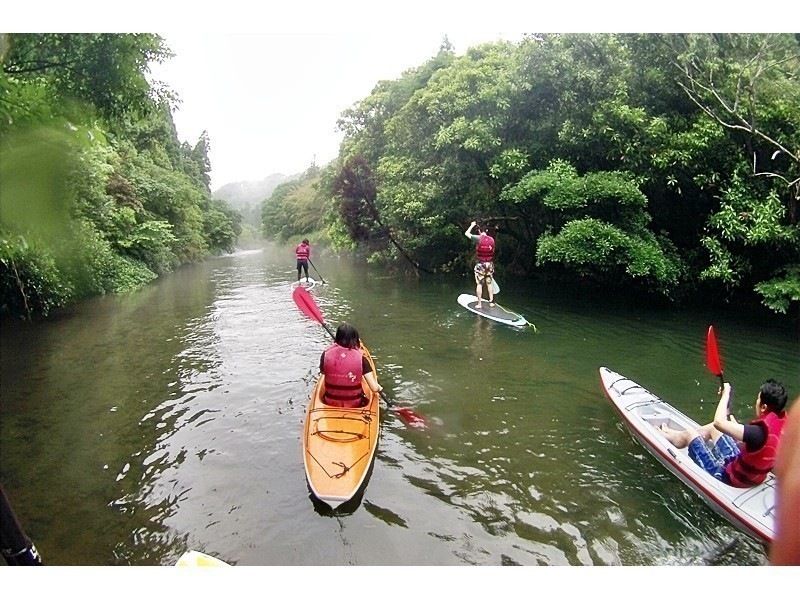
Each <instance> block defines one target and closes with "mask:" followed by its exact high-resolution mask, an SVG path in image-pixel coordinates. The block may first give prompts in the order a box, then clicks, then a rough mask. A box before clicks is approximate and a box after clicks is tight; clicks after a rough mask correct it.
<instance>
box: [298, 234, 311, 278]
mask: <svg viewBox="0 0 800 598" xmlns="http://www.w3.org/2000/svg"><path fill="white" fill-rule="evenodd" d="M294 254H295V255H296V256H297V282H300V270H303V271H304V272H305V274H306V282H308V260H309V259H310V258H311V245H309V244H308V239H303V242H302V243H300V244H299V245H298V246H297V247H295V250H294Z"/></svg>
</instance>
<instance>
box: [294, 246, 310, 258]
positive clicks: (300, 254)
mask: <svg viewBox="0 0 800 598" xmlns="http://www.w3.org/2000/svg"><path fill="white" fill-rule="evenodd" d="M294 253H295V255H296V256H297V259H298V260H304V261H305V260H307V259H308V258H309V257H310V256H311V246H310V245H305V244H303V243H300V245H298V246H297V248H296V249H295V250H294Z"/></svg>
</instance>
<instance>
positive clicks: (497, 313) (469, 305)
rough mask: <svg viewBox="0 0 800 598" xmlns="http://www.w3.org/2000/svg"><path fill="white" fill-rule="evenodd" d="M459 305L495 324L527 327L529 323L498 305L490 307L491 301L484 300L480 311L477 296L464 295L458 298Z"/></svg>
mask: <svg viewBox="0 0 800 598" xmlns="http://www.w3.org/2000/svg"><path fill="white" fill-rule="evenodd" d="M458 303H459V305H461V306H462V307H464V308H466V309H468V310H469V311H471V312H472V313H475V314H478V315H479V316H483V317H484V318H488V319H490V320H494V321H495V322H502V323H503V324H508V325H509V326H517V327H519V326H527V325H528V321H527V320H526V319H525V318H524V317H522V316H521V315H519V314H518V313H516V312H513V311H510V310H508V309H506V308H505V307H501V306H500V305H499V304H498V303H495V304H494V305H489V301H488V300H487V299H484V300H483V301H482V302H481V308H480V309H478V298H477V297H476V296H475V295H467V294H466V293H465V294H462V295H459V296H458Z"/></svg>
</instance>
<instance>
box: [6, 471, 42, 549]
mask: <svg viewBox="0 0 800 598" xmlns="http://www.w3.org/2000/svg"><path fill="white" fill-rule="evenodd" d="M0 551H1V552H2V553H3V558H4V559H5V560H6V563H8V564H9V565H41V564H42V559H41V558H40V557H39V553H38V552H37V551H36V547H35V546H34V545H33V542H31V541H30V539H29V538H28V536H26V535H25V532H24V531H22V526H21V525H20V524H19V521H17V518H16V516H15V515H14V511H13V510H12V509H11V503H9V502H8V498H7V497H6V493H5V490H3V487H2V486H0Z"/></svg>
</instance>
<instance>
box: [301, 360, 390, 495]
mask: <svg viewBox="0 0 800 598" xmlns="http://www.w3.org/2000/svg"><path fill="white" fill-rule="evenodd" d="M362 350H363V351H364V354H365V356H366V357H367V359H368V360H369V362H370V364H371V365H372V369H373V371H375V362H374V361H373V360H372V355H370V354H369V351H368V350H367V348H366V347H364V346H363V345H362ZM361 386H362V389H363V391H364V395H365V396H366V397H367V398H368V399H369V403H368V404H367V405H366V406H364V407H355V408H347V407H332V406H329V405H326V404H325V403H323V402H322V396H323V394H324V391H325V376H324V375H320V377H319V379H318V380H317V383H316V384H315V385H314V390H313V391H312V393H311V400H310V402H309V405H308V409H307V411H306V421H305V426H304V430H303V460H304V462H305V469H306V478H307V479H308V485H309V488H310V489H311V492H312V493H313V494H314V496H316V497H317V498H318V499H320V500H321V501H323V502H325V503H327V504H328V505H329V506H330V507H331V508H333V509H335V508H336V507H338V506H339V505H341V504H343V503H345V502H347V501H348V500H350V499H351V498H353V497H354V496H355V495H356V493H357V492H358V490H359V489H360V488H361V486H362V485H363V484H364V481H365V479H366V477H367V474H368V473H369V469H370V466H371V465H372V461H373V460H374V458H375V452H376V449H377V446H378V436H379V433H380V427H379V424H380V396H379V394H378V393H376V392H372V390H370V388H369V386H368V385H367V382H366V380H362V381H361Z"/></svg>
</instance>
